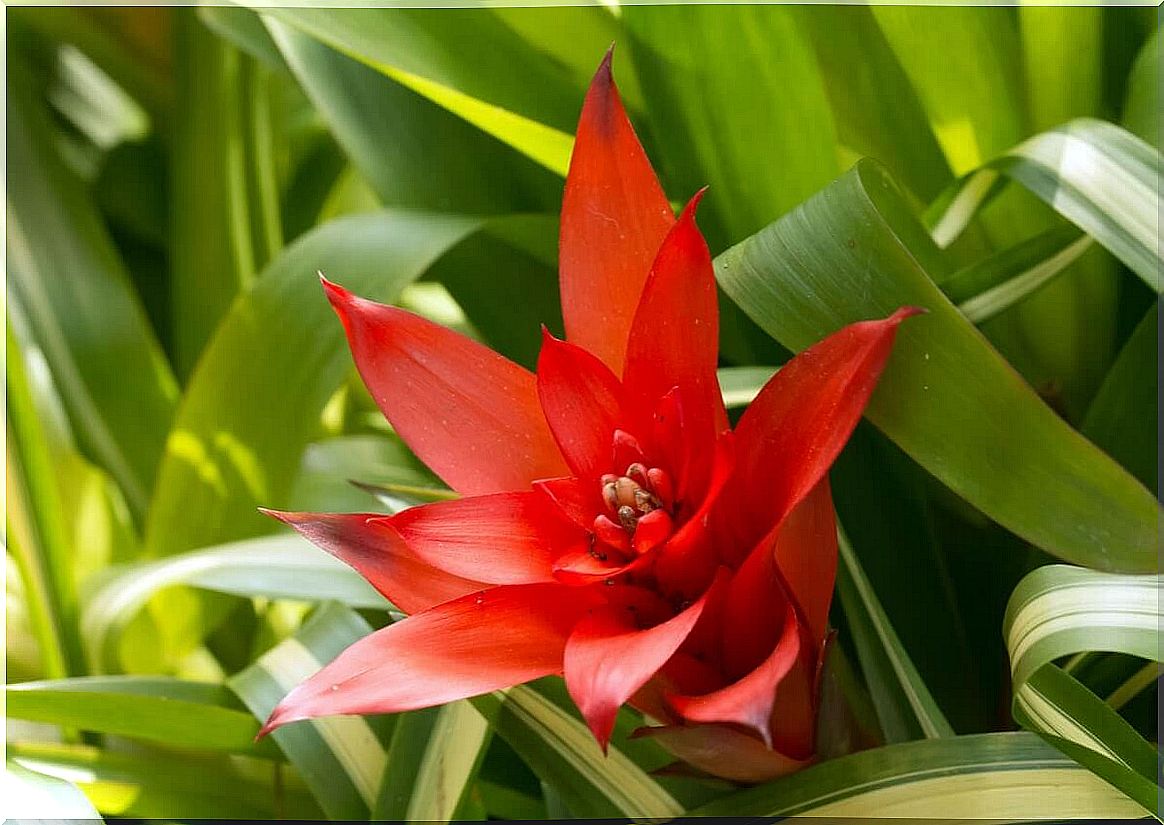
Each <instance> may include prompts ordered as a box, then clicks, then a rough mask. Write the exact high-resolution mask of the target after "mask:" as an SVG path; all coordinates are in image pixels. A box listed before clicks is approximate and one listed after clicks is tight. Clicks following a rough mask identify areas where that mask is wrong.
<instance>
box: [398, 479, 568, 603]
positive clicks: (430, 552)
mask: <svg viewBox="0 0 1164 825" xmlns="http://www.w3.org/2000/svg"><path fill="white" fill-rule="evenodd" d="M382 523H383V524H384V525H385V526H387V527H390V528H392V529H393V530H395V531H396V532H397V533H398V534H399V535H400V537H401V538H402V539H404V542H405V544H407V545H408V549H409V550H411V551H412V552H413V553H414V554H415V555H416V556H417V558H419V559H421V560H422V561H425V562H427V563H428V564H431V565H432V566H433V567H436V568H437V569H439V570H444V571H445V572H446V573H451V574H453V575H456V576H465V577H468V578H473V579H476V580H477V581H483V582H488V583H489V584H532V583H534V582H548V581H553V577H552V575H551V565H552V564H553V560H554V556H555V548H563V547H565V546H569V545H573V544H577V543H578V542H580V541H582V539H583V537H584V535H585V534H584V533H583V532H582V530H581V529H580V528H577V527H575V526H573V525H571V524H570V523H569V522H567V521H566V520H565V519H563V518H561V517H560V516H559V515H558V513H557V512H556V511H555V509H554V508H553V505H552V504H550V502H548V501H546V498H545V496H544V495H542V494H541V493H537V492H533V491H530V492H527V493H494V494H493V495H488V496H469V497H467V498H460V499H454V500H453V501H439V502H436V503H435V504H425V505H423V506H420V507H410V508H409V509H407V510H404V511H402V512H400V513H397V514H396V515H394V516H391V517H390V518H385V519H383V521H382Z"/></svg>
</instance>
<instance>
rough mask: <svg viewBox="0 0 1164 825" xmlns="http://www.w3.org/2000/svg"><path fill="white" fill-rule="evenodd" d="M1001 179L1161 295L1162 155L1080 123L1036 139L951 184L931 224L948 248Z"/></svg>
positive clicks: (1119, 132) (1100, 125) (1130, 138)
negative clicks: (1018, 186)
mask: <svg viewBox="0 0 1164 825" xmlns="http://www.w3.org/2000/svg"><path fill="white" fill-rule="evenodd" d="M1000 175H1006V176H1007V177H1009V178H1011V179H1013V180H1015V181H1017V182H1018V183H1021V184H1022V185H1023V186H1025V187H1026V188H1027V189H1029V190H1030V191H1031V192H1033V193H1034V194H1035V195H1037V196H1038V197H1039V198H1041V199H1042V200H1043V201H1045V202H1046V203H1047V205H1049V206H1051V207H1052V208H1053V209H1055V211H1057V212H1059V213H1060V214H1061V215H1063V217H1065V218H1067V219H1068V220H1070V221H1071V222H1072V223H1074V224H1075V225H1076V226H1078V227H1079V228H1080V229H1082V230H1083V231H1084V232H1086V233H1088V234H1089V235H1091V236H1092V237H1093V238H1094V239H1095V241H1096V242H1097V243H1099V244H1100V245H1102V246H1103V247H1105V248H1106V249H1107V250H1108V251H1110V252H1111V253H1112V254H1113V255H1115V256H1116V257H1117V258H1119V259H1120V260H1121V261H1123V262H1124V263H1125V264H1127V266H1128V267H1129V268H1130V269H1131V270H1132V271H1133V272H1135V273H1136V274H1137V275H1139V276H1140V277H1141V278H1142V279H1143V280H1144V282H1145V283H1147V284H1148V286H1150V287H1151V288H1152V289H1154V290H1156V291H1157V292H1160V290H1161V289H1162V288H1164V287H1162V281H1161V276H1160V268H1161V265H1162V264H1164V261H1162V259H1161V257H1160V251H1159V245H1160V243H1159V242H1160V231H1159V227H1158V226H1157V224H1156V218H1157V216H1158V215H1159V212H1160V192H1159V188H1158V187H1157V186H1156V185H1155V182H1156V181H1158V180H1159V178H1160V175H1161V163H1160V153H1159V152H1157V151H1156V150H1155V149H1153V148H1152V147H1151V146H1149V145H1148V144H1146V143H1144V142H1143V141H1142V140H1140V139H1139V138H1137V137H1136V136H1135V135H1132V134H1130V133H1129V132H1126V131H1124V130H1123V129H1121V128H1119V127H1118V126H1114V125H1112V124H1110V123H1105V122H1103V121H1100V120H1089V119H1083V118H1081V119H1078V120H1073V121H1071V122H1070V123H1067V124H1064V125H1063V126H1060V127H1058V128H1057V129H1054V130H1052V131H1049V132H1043V133H1041V134H1038V135H1035V136H1034V137H1032V138H1030V139H1029V140H1026V141H1024V142H1023V143H1021V144H1019V145H1018V146H1015V147H1014V148H1013V149H1010V150H1009V151H1007V152H1005V153H1003V154H1001V155H999V156H997V157H995V158H994V159H992V160H991V161H990V162H989V163H987V164H985V165H984V166H983V167H982V168H980V169H978V170H977V171H975V172H974V173H973V174H971V175H968V176H967V177H966V178H964V179H963V180H962V181H960V182H959V183H958V185H957V190H956V194H954V196H953V198H952V200H951V201H950V206H949V208H948V209H947V210H946V211H945V212H944V213H943V214H942V215H941V217H940V218H939V219H938V220H937V221H936V222H935V223H934V229H933V234H934V239H935V240H936V241H937V242H938V244H939V245H941V246H946V245H948V244H949V242H950V241H951V240H952V239H953V238H955V237H957V235H958V234H959V233H960V232H961V230H962V229H963V228H964V227H965V225H966V222H967V221H968V220H969V218H970V217H971V216H972V215H973V214H974V212H975V211H977V209H978V208H979V207H980V206H981V204H982V201H983V200H984V199H985V198H986V197H987V195H989V194H990V193H991V191H992V190H993V189H994V186H995V183H996V182H997V181H998V180H999V176H1000Z"/></svg>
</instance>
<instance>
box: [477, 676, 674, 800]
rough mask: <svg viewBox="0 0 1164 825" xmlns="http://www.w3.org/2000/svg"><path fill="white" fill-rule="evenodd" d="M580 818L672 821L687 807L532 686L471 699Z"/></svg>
mask: <svg viewBox="0 0 1164 825" xmlns="http://www.w3.org/2000/svg"><path fill="white" fill-rule="evenodd" d="M470 701H471V702H472V703H473V704H474V705H475V706H476V707H477V709H478V710H479V711H481V713H483V714H484V715H485V717H486V718H487V719H488V720H489V724H490V725H491V726H492V727H493V728H494V730H495V731H496V732H497V735H498V736H500V737H502V738H503V739H505V741H506V742H507V743H509V745H510V746H511V747H512V748H513V749H514V750H515V751H517V752H518V754H519V755H520V756H521V757H522V759H523V760H524V761H525V762H526V764H527V765H529V766H530V768H531V769H532V770H533V771H534V773H536V774H537V775H538V777H539V778H540V779H542V781H544V782H547V783H548V784H550V785H551V786H552V787H553V788H554V789H555V790H556V791H557V792H558V793H560V794H561V795H562V798H563V800H564V801H565V802H566V804H567V805H568V806H569V808H570V812H571V813H572V814H573V815H574V816H582V817H617V816H629V817H668V818H669V817H674V816H679V815H680V814H682V813H683V806H682V805H680V803H679V802H677V801H676V800H675V798H674V797H673V796H671V794H669V793H668V792H667V791H666V790H665V789H663V788H662V787H661V786H660V785H659V784H658V783H657V782H655V780H653V779H652V778H651V777H650V776H648V775H647V773H646V772H645V771H644V770H643V769H642V768H641V767H639V766H638V765H637V764H635V763H634V762H633V761H631V759H630V758H629V757H627V755H626V754H624V753H623V752H622V751H620V750H619V749H618V747H617V746H615V745H613V744H612V745H611V747H610V749H609V751H608V753H607V754H606V756H603V754H602V751H601V750H600V749H599V747H598V743H597V742H595V741H594V736H593V734H591V733H590V731H589V729H588V728H587V727H586V725H585V724H584V723H583V722H582V721H581V720H580V719H578V718H576V716H575V715H573V714H571V713H569V712H567V711H566V710H564V709H563V708H562V707H561V706H560V705H558V704H557V703H556V702H554V701H553V700H551V699H550V698H548V697H547V696H545V695H544V694H543V693H541V692H539V691H538V690H536V689H535V688H534V687H531V686H527V685H519V686H518V687H514V688H510V689H509V690H507V691H499V692H496V693H492V694H487V695H485V696H479V697H477V698H475V699H472V700H470Z"/></svg>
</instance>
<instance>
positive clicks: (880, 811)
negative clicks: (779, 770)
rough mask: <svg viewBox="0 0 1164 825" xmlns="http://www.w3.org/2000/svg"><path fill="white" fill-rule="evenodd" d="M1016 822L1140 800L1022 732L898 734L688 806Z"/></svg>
mask: <svg viewBox="0 0 1164 825" xmlns="http://www.w3.org/2000/svg"><path fill="white" fill-rule="evenodd" d="M870 812H875V813H876V815H877V816H878V817H885V818H894V817H897V818H911V819H912V818H918V819H932V820H947V819H949V818H950V816H951V813H956V814H957V815H958V817H960V818H966V819H991V820H1003V821H1009V822H1023V821H1027V820H1033V819H1057V820H1071V819H1088V818H1100V819H1108V818H1110V819H1121V818H1125V817H1126V818H1139V817H1142V816H1143V814H1144V811H1143V809H1142V808H1141V807H1140V806H1139V805H1137V804H1136V803H1135V802H1133V801H1132V800H1130V799H1128V798H1127V797H1126V796H1124V795H1123V794H1121V793H1119V792H1118V791H1116V790H1114V789H1113V788H1111V787H1109V786H1108V785H1106V784H1104V783H1103V782H1102V781H1100V780H1099V779H1098V778H1096V777H1095V775H1093V774H1092V773H1091V772H1089V771H1086V770H1084V769H1082V768H1080V767H1079V766H1078V765H1076V764H1075V763H1074V762H1072V761H1071V760H1069V759H1067V758H1065V757H1064V756H1063V755H1062V754H1060V753H1058V752H1057V751H1055V750H1054V749H1053V748H1051V747H1049V746H1048V745H1046V744H1045V743H1043V742H1041V741H1040V740H1039V739H1038V738H1037V737H1035V736H1033V735H1032V734H1029V733H988V734H979V735H976V736H957V737H952V738H943V739H927V740H923V741H920V742H905V743H902V744H898V745H888V746H886V747H883V748H875V749H873V750H868V751H862V752H861V753H856V754H852V755H851V756H845V757H842V758H840V759H832V760H829V761H828V762H823V763H821V764H819V765H816V766H813V767H811V768H808V769H807V770H804V771H801V772H800V773H797V774H793V775H792V776H788V777H785V778H783V779H778V780H776V781H774V782H770V783H768V784H766V785H760V786H758V787H755V788H749V789H747V790H744V791H740V792H739V793H736V794H731V795H728V796H725V797H722V798H721V799H718V800H716V801H714V802H712V803H711V804H709V805H706V806H704V807H702V808H696V809H695V810H693V811H691V812H690V814H691V815H692V816H766V817H770V816H805V817H808V816H813V817H839V818H844V817H862V818H864V817H868V816H869V814H870Z"/></svg>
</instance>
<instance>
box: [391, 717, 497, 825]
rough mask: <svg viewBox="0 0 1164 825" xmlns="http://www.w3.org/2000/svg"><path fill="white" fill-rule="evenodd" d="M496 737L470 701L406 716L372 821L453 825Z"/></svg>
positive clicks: (399, 720) (394, 738)
mask: <svg viewBox="0 0 1164 825" xmlns="http://www.w3.org/2000/svg"><path fill="white" fill-rule="evenodd" d="M491 733H492V731H491V730H490V728H489V725H488V724H487V723H486V721H485V718H484V717H483V716H482V715H481V714H480V713H478V712H477V710H476V709H475V708H474V707H473V705H472V704H470V703H469V702H468V701H460V702H453V703H451V704H448V705H444V706H443V707H438V708H428V709H425V710H419V711H412V712H411V713H405V714H401V715H400V716H399V717H398V718H397V720H396V727H395V728H394V730H393V733H392V743H391V745H390V746H389V749H388V767H387V770H386V772H385V774H384V779H383V782H382V783H381V786H380V798H379V800H378V801H377V804H376V807H375V810H374V817H373V818H374V819H380V820H383V819H386V820H396V821H404V822H439V823H445V822H448V821H449V820H451V819H452V818H453V816H454V815H455V814H456V813H457V811H458V809H459V808H460V806H461V804H462V803H463V802H464V801H465V799H466V795H467V794H468V792H469V789H470V787H471V785H472V782H473V780H474V778H475V777H476V775H477V769H478V768H479V767H480V764H481V760H482V758H483V757H484V756H485V749H486V747H487V746H488V745H489V738H490V734H491Z"/></svg>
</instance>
